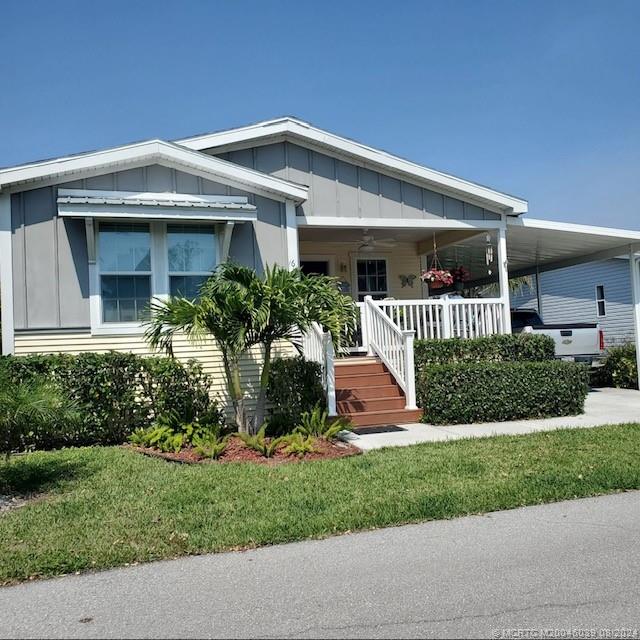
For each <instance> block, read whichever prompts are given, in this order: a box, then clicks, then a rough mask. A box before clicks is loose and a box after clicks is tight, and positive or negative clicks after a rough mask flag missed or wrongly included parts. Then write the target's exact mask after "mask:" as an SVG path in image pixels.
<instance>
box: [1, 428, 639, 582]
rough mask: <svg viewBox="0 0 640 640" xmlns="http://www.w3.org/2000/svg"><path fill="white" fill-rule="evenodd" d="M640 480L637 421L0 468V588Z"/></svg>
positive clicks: (84, 454)
mask: <svg viewBox="0 0 640 640" xmlns="http://www.w3.org/2000/svg"><path fill="white" fill-rule="evenodd" d="M638 488H640V425H638V424H633V425H622V426H607V427H600V428H597V429H575V430H565V431H554V432H547V433H538V434H532V435H526V436H513V437H511V436H505V437H498V438H488V439H482V440H464V441H457V442H448V443H437V444H426V445H417V446H413V447H404V448H398V449H386V450H382V451H378V452H372V453H368V454H366V455H362V456H356V457H353V458H347V459H342V460H334V461H327V462H312V463H305V464H291V465H282V466H278V467H266V466H258V465H251V464H228V465H203V466H189V465H177V464H171V463H167V462H164V461H162V460H157V459H151V458H147V457H143V456H141V455H139V454H136V453H133V452H131V451H128V450H125V449H121V448H86V449H67V450H61V451H55V452H46V453H33V454H28V455H25V456H18V457H15V458H13V459H12V460H11V462H10V463H9V464H5V463H0V492H3V491H5V492H6V491H7V490H12V491H21V492H42V493H43V494H44V495H43V496H42V497H41V499H39V500H37V501H35V502H33V503H31V504H29V505H27V506H25V507H22V508H20V509H17V510H15V511H11V512H9V513H7V514H5V515H3V516H0V540H1V541H2V543H1V544H0V583H6V582H12V581H19V580H25V579H28V578H29V577H31V576H53V575H58V574H62V573H69V572H73V571H82V570H87V569H102V568H106V567H112V566H117V565H123V564H126V563H133V562H145V561H149V560H155V559H158V558H167V557H174V556H178V555H183V554H195V553H203V552H208V551H221V550H223V549H233V548H241V547H247V546H254V545H263V544H273V543H278V542H286V541H290V540H300V539H304V538H310V537H313V538H315V537H322V536H328V535H332V534H336V533H340V532H344V531H354V530H357V529H368V528H373V527H381V526H388V525H397V524H401V523H406V522H415V521H420V520H430V519H437V518H451V517H454V516H460V515H464V514H471V513H481V512H486V511H492V510H496V509H509V508H513V507H518V506H521V505H527V504H538V503H543V502H552V501H556V500H564V499H568V498H575V497H581V496H593V495H598V494H603V493H609V492H613V491H622V490H625V489H638Z"/></svg>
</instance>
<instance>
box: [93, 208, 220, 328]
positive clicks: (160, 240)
mask: <svg viewBox="0 0 640 640" xmlns="http://www.w3.org/2000/svg"><path fill="white" fill-rule="evenodd" d="M104 222H107V223H109V222H123V220H122V219H118V220H106V219H105V220H104ZM127 222H131V223H132V224H138V223H140V221H138V220H127ZM85 224H86V229H87V239H88V247H89V307H90V317H91V334H92V335H142V334H143V333H144V331H145V329H144V326H143V324H142V323H141V322H104V321H103V315H102V293H101V282H100V277H101V275H103V274H102V273H101V272H100V266H99V265H100V255H99V242H98V234H99V232H100V221H98V220H96V221H95V223H94V221H93V220H89V219H87V220H86V221H85ZM142 224H147V225H148V226H149V232H150V234H151V299H152V300H153V299H154V298H155V299H159V300H167V299H168V298H169V291H170V289H169V250H168V243H167V222H160V221H155V222H146V221H145V222H143V223H142ZM181 224H182V223H181ZM193 224H194V226H203V225H204V226H208V227H210V226H213V227H214V229H215V240H214V242H215V259H216V264H215V265H214V268H215V266H217V265H218V264H219V263H220V257H221V255H222V252H221V247H220V243H221V242H222V241H223V236H224V234H223V233H221V229H220V228H219V225H217V224H213V225H212V224H211V223H210V222H209V223H208V224H205V223H203V222H202V221H197V222H194V223H193ZM147 273H148V272H136V273H135V274H134V275H145V274H147ZM172 273H173V272H172ZM120 275H127V274H126V273H125V272H122V273H121V274H120ZM174 275H182V274H178V273H177V272H176V273H174ZM189 275H195V274H189ZM202 275H205V274H204V272H203V273H202Z"/></svg>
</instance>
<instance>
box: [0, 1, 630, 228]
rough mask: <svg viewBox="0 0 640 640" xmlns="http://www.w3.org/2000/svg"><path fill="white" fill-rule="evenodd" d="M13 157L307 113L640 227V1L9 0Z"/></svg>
mask: <svg viewBox="0 0 640 640" xmlns="http://www.w3.org/2000/svg"><path fill="white" fill-rule="evenodd" d="M2 22H3V29H2V37H1V38H0V72H1V75H0V77H1V78H2V91H0V166H6V165H11V164H17V163H22V162H29V161H32V160H37V159H41V158H46V157H51V156H57V155H63V154H66V153H72V152H77V151H84V150H88V149H95V148H100V147H106V146H114V145H118V144H122V143H126V142H130V141H133V140H140V139H144V138H150V137H160V138H165V139H172V138H178V137H181V136H186V135H189V134H193V133H200V132H205V131H212V130H217V129H222V128H227V127H233V126H238V125H242V124H246V123H249V122H255V121H258V120H263V119H267V118H271V117H275V116H278V115H285V114H290V115H296V116H298V117H300V118H303V119H305V120H309V121H311V122H312V123H314V124H315V125H317V126H320V127H323V128H326V129H329V130H331V131H334V132H336V133H340V134H342V135H345V136H348V137H351V138H354V139H356V140H360V141H362V142H365V143H367V144H370V145H372V146H376V147H380V148H383V149H386V150H388V151H391V152H393V153H396V154H398V155H401V156H404V157H407V158H410V159H412V160H415V161H417V162H421V163H424V164H426V165H428V166H431V167H434V168H436V169H440V170H443V171H448V172H450V173H453V174H455V175H459V176H461V177H464V178H467V179H469V180H474V181H477V182H480V183H483V184H487V185H489V186H492V187H494V188H497V189H500V190H503V191H506V192H508V193H513V194H515V195H520V196H523V197H525V198H527V199H528V200H529V204H530V214H529V215H531V216H535V217H543V218H549V219H555V220H566V221H574V222H584V223H590V224H602V225H608V226H619V227H627V228H635V229H638V228H640V117H639V115H640V37H638V33H639V27H640V1H638V0H629V1H626V0H612V1H611V0H610V1H607V2H605V1H604V0H603V1H601V2H592V1H589V0H579V1H572V0H566V1H557V0H555V1H552V2H547V1H541V0H535V1H533V0H531V1H528V2H523V1H517V0H513V1H496V0H482V1H477V0H473V1H465V0H459V1H457V2H450V1H446V2H436V1H427V2H423V1H419V2H389V1H387V2H374V1H369V2H366V3H365V2H350V1H348V0H342V1H341V2H333V1H331V0H321V1H320V0H318V1H317V2H313V3H312V2H306V1H304V0H297V1H294V2H282V1H278V0H273V1H268V2H267V1H265V0H262V1H255V2H252V1H246V0H237V1H231V0H219V1H195V0H184V1H183V2H180V3H178V2H175V1H172V2H164V1H161V0H154V1H153V2H142V1H140V2H131V1H127V2H120V1H110V2H86V1H82V2H69V1H64V0H60V1H58V2H30V1H26V0H20V1H14V0H3V3H2Z"/></svg>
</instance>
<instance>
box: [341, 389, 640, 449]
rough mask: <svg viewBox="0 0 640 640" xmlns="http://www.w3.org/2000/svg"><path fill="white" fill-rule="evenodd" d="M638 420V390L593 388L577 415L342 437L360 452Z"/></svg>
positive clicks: (408, 426) (410, 426)
mask: <svg viewBox="0 0 640 640" xmlns="http://www.w3.org/2000/svg"><path fill="white" fill-rule="evenodd" d="M638 421H640V391H635V390H632V389H609V388H606V389H594V390H593V391H591V392H589V394H588V395H587V399H586V401H585V412H584V413H583V414H582V415H579V416H566V417H563V418H545V419H541V420H512V421H509V422H485V423H482V424H456V425H451V426H434V425H428V424H420V423H416V424H403V425H400V426H401V427H402V428H403V431H397V432H393V433H375V434H366V435H356V434H352V433H345V435H344V437H343V439H344V440H345V441H347V442H350V443H351V444H353V445H355V446H356V447H358V448H359V449H362V450H363V451H369V450H371V449H380V448H382V447H400V446H406V445H410V444H418V443H420V442H440V441H442V440H459V439H460V438H485V437H487V436H495V435H519V434H523V433H533V432H535V431H552V430H554V429H563V428H572V427H599V426H601V425H603V424H624V423H627V422H638Z"/></svg>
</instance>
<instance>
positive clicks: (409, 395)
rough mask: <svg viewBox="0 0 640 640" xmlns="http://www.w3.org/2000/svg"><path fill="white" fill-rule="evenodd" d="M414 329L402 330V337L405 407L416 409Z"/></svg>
mask: <svg viewBox="0 0 640 640" xmlns="http://www.w3.org/2000/svg"><path fill="white" fill-rule="evenodd" d="M414 334H415V332H414V331H403V332H402V337H403V339H404V364H405V371H406V376H407V379H406V385H407V390H406V401H407V404H406V407H405V408H406V409H417V408H418V407H417V405H416V371H415V364H414V360H413V336H414Z"/></svg>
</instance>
